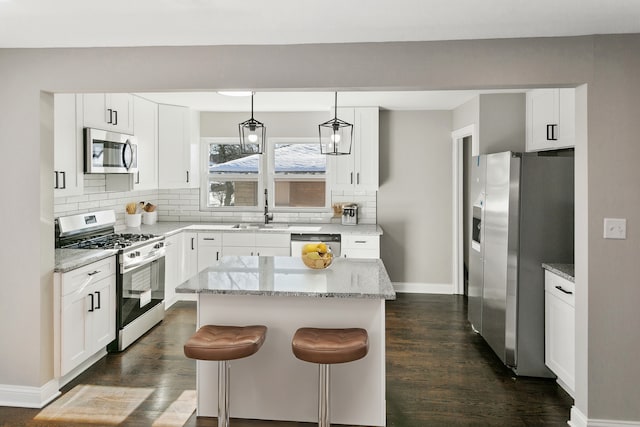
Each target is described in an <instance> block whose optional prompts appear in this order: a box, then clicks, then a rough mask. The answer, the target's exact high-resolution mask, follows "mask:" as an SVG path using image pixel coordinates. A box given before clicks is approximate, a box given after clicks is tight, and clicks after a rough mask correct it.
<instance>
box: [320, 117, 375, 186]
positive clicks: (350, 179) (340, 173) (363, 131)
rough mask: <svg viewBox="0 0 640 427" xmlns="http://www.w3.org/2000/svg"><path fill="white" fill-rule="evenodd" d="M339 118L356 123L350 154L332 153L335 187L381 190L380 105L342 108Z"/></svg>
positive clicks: (354, 124)
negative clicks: (379, 180)
mask: <svg viewBox="0 0 640 427" xmlns="http://www.w3.org/2000/svg"><path fill="white" fill-rule="evenodd" d="M338 118H339V119H342V120H344V121H347V122H349V123H352V124H353V144H352V146H351V154H350V155H341V156H330V157H331V161H332V175H333V177H334V178H333V189H334V190H342V191H347V192H354V191H377V190H378V145H379V144H378V135H379V126H378V122H379V109H378V107H357V108H338Z"/></svg>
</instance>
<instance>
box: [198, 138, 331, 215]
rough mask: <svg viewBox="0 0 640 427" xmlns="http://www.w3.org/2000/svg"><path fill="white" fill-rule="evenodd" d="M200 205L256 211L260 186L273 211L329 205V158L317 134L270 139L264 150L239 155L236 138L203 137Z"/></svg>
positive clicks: (260, 190)
mask: <svg viewBox="0 0 640 427" xmlns="http://www.w3.org/2000/svg"><path fill="white" fill-rule="evenodd" d="M202 158H203V159H204V161H203V165H204V167H205V173H202V183H201V190H200V195H201V203H200V206H201V209H211V210H219V209H221V210H236V211H256V210H260V209H262V206H263V203H264V196H263V195H264V189H265V188H266V189H267V190H268V191H269V208H270V209H272V210H275V211H281V212H282V211H301V210H308V211H318V210H324V209H328V205H329V203H328V200H330V188H329V184H328V180H327V175H328V174H327V156H325V155H323V154H321V153H320V144H319V143H318V141H317V139H316V138H269V139H268V140H267V144H266V153H265V154H263V155H260V154H242V153H241V152H240V144H239V141H238V138H202Z"/></svg>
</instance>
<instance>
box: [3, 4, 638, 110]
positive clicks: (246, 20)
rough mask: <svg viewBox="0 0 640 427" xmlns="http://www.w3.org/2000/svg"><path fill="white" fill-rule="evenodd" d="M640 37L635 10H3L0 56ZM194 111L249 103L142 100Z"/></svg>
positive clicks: (296, 98) (395, 98)
mask: <svg viewBox="0 0 640 427" xmlns="http://www.w3.org/2000/svg"><path fill="white" fill-rule="evenodd" d="M633 32H640V0H615V1H613V0H535V1H531V0H393V1H392V2H390V1H388V0H387V1H385V0H323V1H321V2H320V1H316V2H312V1H310V0H269V1H265V0H242V1H238V0H236V1H234V0H109V1H100V0H55V1H51V0H0V48H16V47H26V48H35V47H99V46H181V45H234V44H306V43H345V42H383V41H419V40H459V39H479V38H512V37H538V36H543V37H548V36H573V35H588V34H605V33H633ZM477 93H479V92H470V91H448V92H376V93H372V92H358V93H356V92H351V93H341V94H340V96H339V105H353V106H355V105H378V106H380V107H382V108H386V109H391V110H403V109H404V110H408V109H445V110H450V109H452V108H455V107H457V106H458V105H460V104H462V103H464V102H466V101H467V100H468V99H470V98H472V97H473V96H476V95H477ZM147 96H148V97H149V98H150V99H153V100H155V101H157V102H163V103H169V104H178V105H185V106H189V107H191V108H194V109H197V110H200V111H246V110H248V108H249V106H250V103H249V101H248V100H247V99H246V98H240V99H233V98H229V97H221V96H220V95H218V94H215V93H191V94H148V95H147ZM332 104H333V97H332V94H330V93H299V92H288V93H259V94H257V95H256V98H255V109H256V111H321V110H327V109H328V108H330V106H331V105H332Z"/></svg>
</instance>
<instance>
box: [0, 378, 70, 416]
mask: <svg viewBox="0 0 640 427" xmlns="http://www.w3.org/2000/svg"><path fill="white" fill-rule="evenodd" d="M58 388H59V387H58V380H56V379H53V380H51V381H49V382H48V383H46V384H45V385H43V386H42V387H27V386H20V385H7V384H0V406H15V407H18V408H38V409H39V408H43V407H45V406H46V405H47V404H48V403H49V402H51V401H52V400H53V399H55V398H56V397H58V396H60V391H59V390H58Z"/></svg>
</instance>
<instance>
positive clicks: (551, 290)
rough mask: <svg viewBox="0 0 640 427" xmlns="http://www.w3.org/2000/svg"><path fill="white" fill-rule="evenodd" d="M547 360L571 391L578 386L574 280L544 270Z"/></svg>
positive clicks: (562, 383) (559, 379)
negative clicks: (576, 376) (576, 380)
mask: <svg viewBox="0 0 640 427" xmlns="http://www.w3.org/2000/svg"><path fill="white" fill-rule="evenodd" d="M544 274H545V276H544V277H545V293H544V295H545V297H544V302H545V352H544V353H545V364H546V365H547V366H548V367H549V369H551V370H552V371H553V373H555V374H556V375H557V376H558V384H560V385H561V386H562V387H563V388H564V389H565V390H566V391H567V392H568V393H569V394H570V395H573V391H574V387H575V293H574V292H575V284H574V283H573V282H570V281H569V280H566V279H565V278H563V277H560V276H558V275H556V274H554V273H551V272H549V271H546V270H545V273H544Z"/></svg>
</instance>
